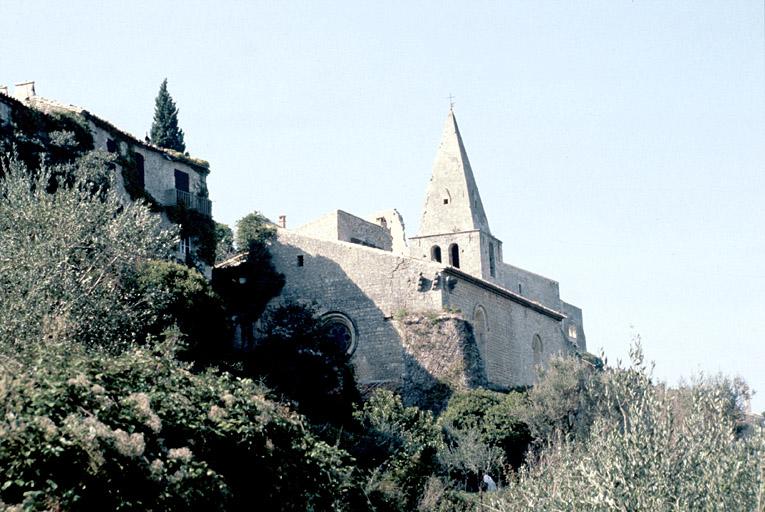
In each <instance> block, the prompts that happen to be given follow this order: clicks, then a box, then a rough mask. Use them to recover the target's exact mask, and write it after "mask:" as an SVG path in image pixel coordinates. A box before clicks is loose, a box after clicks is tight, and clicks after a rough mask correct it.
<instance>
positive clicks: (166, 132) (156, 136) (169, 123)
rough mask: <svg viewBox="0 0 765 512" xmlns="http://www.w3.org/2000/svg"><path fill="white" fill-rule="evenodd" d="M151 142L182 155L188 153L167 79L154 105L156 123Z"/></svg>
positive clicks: (152, 128)
mask: <svg viewBox="0 0 765 512" xmlns="http://www.w3.org/2000/svg"><path fill="white" fill-rule="evenodd" d="M151 142H152V144H155V145H157V146H160V147H163V148H167V149H173V150H175V151H178V152H180V153H183V152H184V151H186V143H185V142H184V141H183V130H181V129H180V128H179V127H178V107H176V106H175V101H173V98H172V96H170V93H169V92H168V90H167V78H165V79H164V80H163V81H162V85H160V86H159V94H157V99H156V102H155V104H154V122H153V123H152V125H151Z"/></svg>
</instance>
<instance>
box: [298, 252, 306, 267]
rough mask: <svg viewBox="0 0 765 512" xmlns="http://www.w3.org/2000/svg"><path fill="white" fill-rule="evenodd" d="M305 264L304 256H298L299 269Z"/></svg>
mask: <svg viewBox="0 0 765 512" xmlns="http://www.w3.org/2000/svg"><path fill="white" fill-rule="evenodd" d="M303 263H304V261H303V255H302V254H300V255H299V256H298V258H297V265H298V267H302V266H303Z"/></svg>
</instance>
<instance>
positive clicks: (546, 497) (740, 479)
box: [494, 346, 765, 512]
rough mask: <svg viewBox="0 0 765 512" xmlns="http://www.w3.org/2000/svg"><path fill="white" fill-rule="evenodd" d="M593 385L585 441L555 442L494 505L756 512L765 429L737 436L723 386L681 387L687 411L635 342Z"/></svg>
mask: <svg viewBox="0 0 765 512" xmlns="http://www.w3.org/2000/svg"><path fill="white" fill-rule="evenodd" d="M606 372H607V378H605V379H602V380H601V384H600V385H599V386H597V387H595V388H593V390H594V392H593V398H594V399H595V401H596V403H598V404H601V405H604V407H600V408H599V409H598V413H597V414H596V416H595V419H594V421H593V422H592V424H591V427H590V430H589V434H588V435H587V436H586V437H582V436H579V437H577V438H571V437H568V438H566V437H564V438H559V440H558V441H556V442H554V443H553V444H552V445H551V446H550V447H548V448H546V449H544V450H543V451H542V452H541V454H540V456H539V459H538V461H537V462H536V463H534V464H532V465H531V466H530V467H529V468H528V469H527V470H524V471H522V472H521V474H520V475H519V477H518V480H517V482H514V483H513V484H512V485H510V486H508V487H506V489H505V491H504V492H503V493H502V494H500V495H499V496H498V499H497V502H496V503H495V504H494V509H496V510H501V511H525V510H542V509H544V510H593V511H616V510H656V511H678V512H679V511H685V510H763V503H765V429H763V428H762V427H753V428H752V431H751V432H750V433H749V434H748V435H746V436H738V435H737V432H736V428H737V422H738V418H737V417H736V414H735V413H733V414H732V411H731V408H730V396H731V395H730V390H729V389H726V386H724V385H723V386H720V385H719V383H714V382H709V383H703V384H701V385H694V386H692V389H686V391H685V392H686V393H689V395H690V399H691V404H692V407H690V408H688V409H687V410H685V411H684V415H683V416H681V417H679V416H678V415H677V411H678V409H677V404H676V397H675V396H673V395H674V394H673V393H670V392H668V391H667V390H666V389H665V387H664V386H656V385H654V383H653V382H652V381H653V379H652V376H651V371H650V369H649V368H648V367H647V366H646V365H645V364H644V362H643V355H642V350H641V349H640V348H639V346H638V347H635V348H634V349H633V352H632V365H631V366H630V367H628V368H626V369H621V368H615V369H614V368H612V369H608V370H607V371H606Z"/></svg>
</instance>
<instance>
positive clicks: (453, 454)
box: [439, 389, 531, 490]
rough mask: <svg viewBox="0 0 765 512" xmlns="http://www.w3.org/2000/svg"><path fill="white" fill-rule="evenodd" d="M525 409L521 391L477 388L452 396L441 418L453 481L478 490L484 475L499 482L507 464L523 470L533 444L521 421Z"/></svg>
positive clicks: (443, 457)
mask: <svg viewBox="0 0 765 512" xmlns="http://www.w3.org/2000/svg"><path fill="white" fill-rule="evenodd" d="M526 407H527V403H526V399H525V396H524V395H523V394H522V393H518V392H511V393H498V392H495V391H489V390H484V389H475V390H469V391H464V392H462V393H458V394H455V395H453V396H452V398H451V399H450V400H449V405H448V406H447V408H446V410H444V412H443V413H442V414H441V416H440V417H439V423H440V424H441V425H442V426H443V428H444V430H445V438H446V451H444V452H443V455H442V459H444V462H446V463H447V466H448V467H449V468H450V470H451V472H452V475H451V476H452V478H454V479H456V480H457V481H462V482H463V487H464V488H466V489H471V490H477V489H478V487H479V484H480V483H481V482H482V478H483V475H484V474H485V473H488V474H490V475H491V476H492V477H493V478H494V479H495V480H500V479H501V478H503V476H504V473H505V468H504V466H505V464H509V465H510V466H511V467H514V468H518V467H520V466H521V464H522V463H523V461H524V458H525V454H526V450H527V449H528V447H529V444H530V443H531V435H530V434H529V429H528V427H527V425H526V423H525V422H524V421H523V420H522V417H523V415H524V411H525V408H526Z"/></svg>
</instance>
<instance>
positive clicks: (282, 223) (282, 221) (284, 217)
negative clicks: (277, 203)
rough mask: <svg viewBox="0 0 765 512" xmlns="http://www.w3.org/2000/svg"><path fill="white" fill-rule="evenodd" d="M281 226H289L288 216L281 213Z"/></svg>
mask: <svg viewBox="0 0 765 512" xmlns="http://www.w3.org/2000/svg"><path fill="white" fill-rule="evenodd" d="M279 227H280V228H286V227H287V216H286V215H279Z"/></svg>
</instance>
